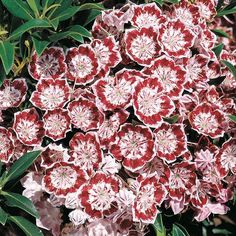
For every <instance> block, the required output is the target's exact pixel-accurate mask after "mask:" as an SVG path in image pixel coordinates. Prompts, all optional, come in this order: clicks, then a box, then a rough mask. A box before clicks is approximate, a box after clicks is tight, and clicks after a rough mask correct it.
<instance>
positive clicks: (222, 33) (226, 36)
mask: <svg viewBox="0 0 236 236" xmlns="http://www.w3.org/2000/svg"><path fill="white" fill-rule="evenodd" d="M212 32H213V33H215V34H216V35H217V36H219V37H225V38H229V37H230V36H229V35H228V34H227V33H226V32H224V31H223V30H219V29H213V30H212Z"/></svg>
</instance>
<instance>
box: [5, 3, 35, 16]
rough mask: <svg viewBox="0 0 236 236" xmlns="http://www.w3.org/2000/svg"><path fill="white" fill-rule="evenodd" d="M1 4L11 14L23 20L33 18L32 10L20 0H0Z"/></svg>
mask: <svg viewBox="0 0 236 236" xmlns="http://www.w3.org/2000/svg"><path fill="white" fill-rule="evenodd" d="M2 3H3V5H4V6H5V7H6V8H7V10H8V11H9V12H10V13H11V14H12V15H13V16H17V17H19V18H21V19H24V20H30V19H33V12H32V10H31V9H30V7H29V6H28V4H27V3H26V2H24V1H22V0H2Z"/></svg>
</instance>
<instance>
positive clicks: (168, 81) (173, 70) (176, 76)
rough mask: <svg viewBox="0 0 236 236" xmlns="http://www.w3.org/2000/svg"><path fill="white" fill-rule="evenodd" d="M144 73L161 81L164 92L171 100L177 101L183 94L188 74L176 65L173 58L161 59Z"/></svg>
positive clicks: (164, 57) (165, 57)
mask: <svg viewBox="0 0 236 236" xmlns="http://www.w3.org/2000/svg"><path fill="white" fill-rule="evenodd" d="M143 72H144V73H145V74H148V75H149V76H151V77H152V78H156V79H157V80H158V81H160V82H161V84H162V86H163V88H164V92H165V93H166V94H167V95H168V96H169V97H170V98H173V99H176V98H178V97H179V96H180V95H181V94H182V92H183V90H184V87H183V85H184V83H185V80H186V72H185V70H184V69H183V68H182V67H181V66H179V65H176V64H175V62H174V60H172V59H171V58H169V57H167V56H162V57H159V58H158V59H156V60H155V61H153V62H152V64H151V66H150V67H148V68H145V69H144V71H143Z"/></svg>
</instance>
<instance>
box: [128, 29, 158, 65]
mask: <svg viewBox="0 0 236 236" xmlns="http://www.w3.org/2000/svg"><path fill="white" fill-rule="evenodd" d="M124 41H125V45H126V52H127V54H128V55H129V57H130V58H131V59H132V60H133V61H136V62H137V63H138V64H140V65H149V64H150V63H151V61H152V60H153V59H154V58H155V57H157V56H158V55H159V54H160V46H159V45H158V43H157V33H156V32H155V30H154V29H153V28H152V27H149V28H145V27H142V28H141V29H131V30H127V31H126V33H125V36H124Z"/></svg>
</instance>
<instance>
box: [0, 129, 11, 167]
mask: <svg viewBox="0 0 236 236" xmlns="http://www.w3.org/2000/svg"><path fill="white" fill-rule="evenodd" d="M0 140H1V142H0V160H1V161H2V162H4V163H8V162H9V161H10V159H11V157H12V155H13V153H14V144H13V142H12V140H11V133H10V132H9V131H8V130H7V129H6V128H4V127H1V126H0Z"/></svg>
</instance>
